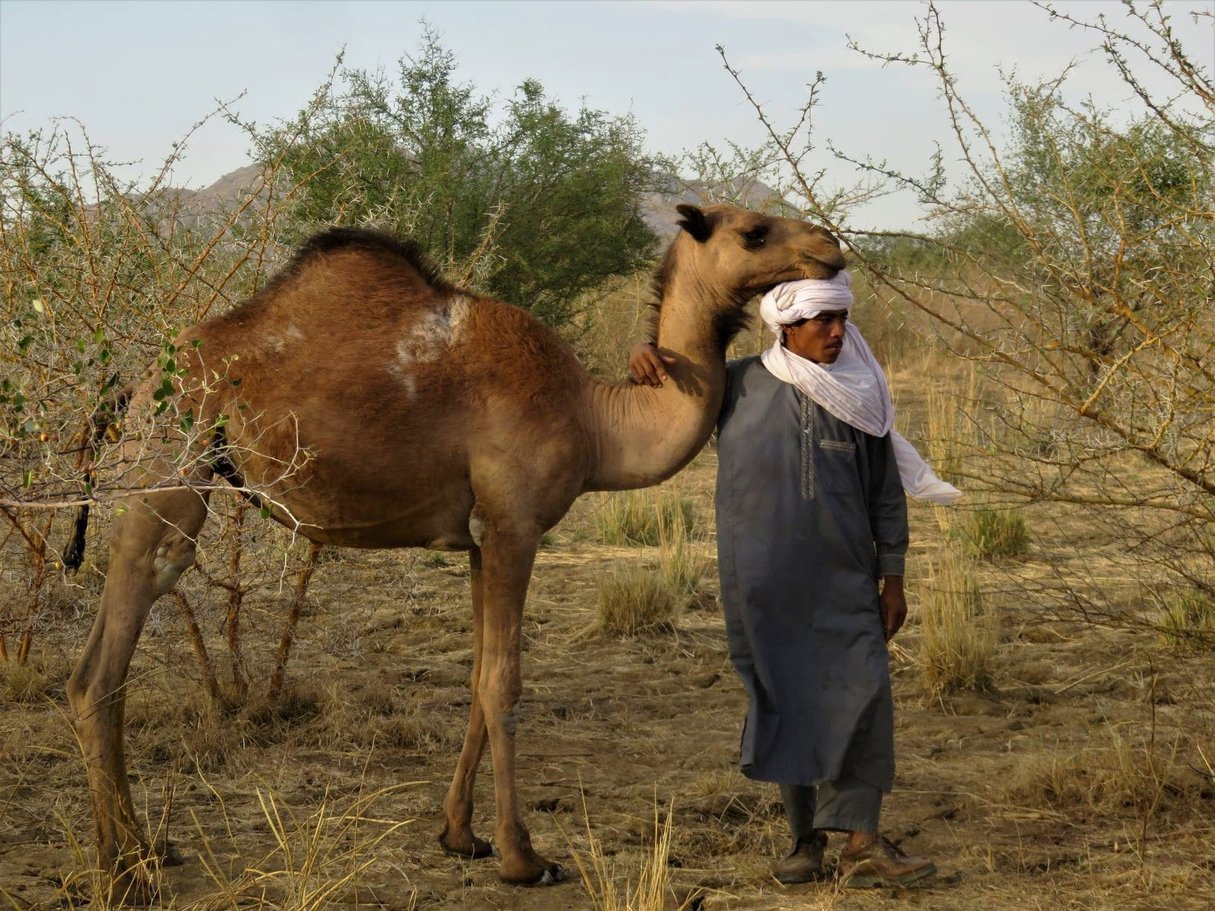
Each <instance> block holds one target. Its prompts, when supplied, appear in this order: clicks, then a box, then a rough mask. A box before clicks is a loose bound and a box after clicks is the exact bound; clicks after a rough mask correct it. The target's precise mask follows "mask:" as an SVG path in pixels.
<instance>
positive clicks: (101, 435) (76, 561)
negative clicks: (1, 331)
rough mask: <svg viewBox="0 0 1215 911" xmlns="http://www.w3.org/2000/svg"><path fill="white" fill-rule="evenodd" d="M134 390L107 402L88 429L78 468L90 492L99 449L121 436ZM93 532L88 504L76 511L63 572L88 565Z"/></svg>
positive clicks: (84, 434)
mask: <svg viewBox="0 0 1215 911" xmlns="http://www.w3.org/2000/svg"><path fill="white" fill-rule="evenodd" d="M132 391H133V390H132V387H131V386H127V387H125V388H124V389H120V390H119V391H118V392H116V393H115V394H114V397H113V398H112V399H109V400H107V401H104V402H102V403H101V406H100V407H99V408H98V409H97V410H96V411H94V412H93V414H92V415H91V416H90V417H89V423H88V426H86V427H85V430H84V433H83V434H82V436H83V438H84V442H83V445H82V446H81V447H80V457H79V462H78V464H80V465H82V466H83V468H84V483H85V489H86V490H92V489H93V463H94V462H95V461H96V459H97V447H98V446H100V445H101V442H102V440H104V439H106V438H107V437H114V436H115V435H116V434H117V433H118V432H119V428H118V419H119V417H121V416H122V414H123V413H124V412H125V411H126V410H127V405H128V404H130V401H131V392H132ZM88 528H89V504H88V503H84V504H82V505H81V506H80V508H79V509H77V510H76V527H75V529H74V530H73V531H72V538H71V540H70V541H68V543H67V547H65V548H64V549H63V568H64V569H66V570H71V571H73V572H74V571H76V570H78V569H80V564H81V563H83V562H84V536H85V532H86V531H88Z"/></svg>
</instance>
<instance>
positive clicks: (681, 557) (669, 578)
mask: <svg viewBox="0 0 1215 911" xmlns="http://www.w3.org/2000/svg"><path fill="white" fill-rule="evenodd" d="M681 502H683V503H687V502H690V501H687V500H684V501H681ZM659 516H660V522H659V525H658V574H659V576H661V577H662V581H663V584H664V585H665V586H666V587H668V588H670V589H671V590H672V591H674V592H675V593H676V596H677V597H678V598H679V599H680V600H681V601H687V600H688V599H693V598H695V597H696V596H697V595H698V594H699V593H700V589H701V584H702V583H703V582H704V579H705V576H707V575H708V574H709V570H710V568H711V566H712V561H711V560H710V559H709V558H708V557H707V556H705V555H704V554H703V553H702V552H701V551H700V550H699V549H698V548H697V546H696V540H695V536H694V535H693V533H692V528H691V526H690V525H689V523H688V521H687V520H686V519H685V518H683V514H682V512H681V513H680V519H679V520H677V521H675V522H670V521H668V519H667V517H665V516H664V515H663V514H662V513H659Z"/></svg>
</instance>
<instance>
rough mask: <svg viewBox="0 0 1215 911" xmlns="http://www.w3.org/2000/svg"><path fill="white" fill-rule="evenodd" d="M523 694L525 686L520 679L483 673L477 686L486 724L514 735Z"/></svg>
mask: <svg viewBox="0 0 1215 911" xmlns="http://www.w3.org/2000/svg"><path fill="white" fill-rule="evenodd" d="M522 695H523V687H522V685H521V684H520V683H519V681H517V680H514V681H512V680H503V679H501V678H497V677H494V676H487V675H482V677H481V683H480V686H478V687H477V696H478V697H479V698H480V701H481V710H482V712H483V714H484V716H485V722H486V724H487V725H488V726H489V727H490V728H500V729H501V730H504V731H505V732H506V733H507V734H510V735H512V736H513V735H514V733H515V729H516V728H517V727H518V726H519V709H520V707H521V703H522Z"/></svg>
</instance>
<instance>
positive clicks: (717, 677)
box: [0, 451, 1215, 911]
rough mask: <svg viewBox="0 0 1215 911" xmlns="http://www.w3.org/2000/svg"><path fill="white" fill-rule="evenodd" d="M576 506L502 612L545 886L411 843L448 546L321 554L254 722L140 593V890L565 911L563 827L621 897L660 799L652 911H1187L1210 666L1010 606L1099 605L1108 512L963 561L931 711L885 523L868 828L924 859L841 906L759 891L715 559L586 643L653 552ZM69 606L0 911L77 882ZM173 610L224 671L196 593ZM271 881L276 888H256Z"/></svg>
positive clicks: (463, 572)
mask: <svg viewBox="0 0 1215 911" xmlns="http://www.w3.org/2000/svg"><path fill="white" fill-rule="evenodd" d="M713 473H714V456H713V454H712V452H711V451H706V452H705V453H704V454H702V456H701V457H700V458H698V460H697V461H696V463H694V465H693V466H692V467H691V468H690V469H689V470H688V471H686V472H684V473H683V474H681V475H680V476H679V477H678V478H677V479H675V480H674V481H672V482H670V483H671V484H672V485H675V486H676V487H677V489H678V490H680V491H681V492H682V493H684V494H685V495H687V496H690V497H693V498H694V499H695V501H696V503H697V509H698V514H699V516H700V518H701V520H702V527H703V528H704V529H705V530H706V533H705V534H704V536H703V539H702V540H701V541H700V542H699V543H698V544H697V545H696V546H697V547H698V548H701V549H702V550H703V552H704V554H705V555H711V554H712V548H713V545H712V540H711V514H712V507H711V496H712V479H713ZM595 506H596V500H595V498H594V497H587V498H583V500H581V501H579V503H578V504H577V505H576V506H575V509H574V511H573V512H572V513H571V514H570V516H568V517H567V518H566V519H565V521H564V522H563V523H562V524H561V525H560V526H558V528H557V529H556V530H555V532H554V533H553V535H552V536H551V537H552V540H551V543H548V544H547V545H546V546H545V547H544V549H543V550H542V551H541V554H540V557H539V560H538V563H537V567H536V571H535V575H534V580H533V585H532V589H531V594H530V602H529V606H528V610H527V614H526V627H525V653H524V659H523V660H524V680H525V696H524V707H523V714H522V720H521V723H520V728H519V736H518V783H519V793H520V798H521V801H522V803H523V805H524V806H525V807H526V808H527V819H528V822H529V825H530V826H531V830H532V835H533V839H534V842H535V844H536V846H537V847H538V849H539V850H540V851H541V853H544V854H545V855H547V856H549V857H551V858H553V859H557V860H560V861H561V862H562V863H564V864H565V866H566V867H567V868H568V869H569V870H570V871H571V872H572V874H573V875H572V877H571V881H570V882H567V883H565V884H562V885H559V886H556V887H551V888H546V889H522V888H514V887H507V886H504V885H502V884H500V883H499V882H498V881H497V879H496V877H495V865H494V862H493V861H492V860H486V861H478V862H472V863H465V862H461V861H458V860H453V859H451V858H448V857H446V856H444V855H443V854H442V853H441V852H440V850H439V848H438V845H437V843H436V840H435V836H436V834H437V833H438V831H439V829H440V827H441V825H442V817H441V810H440V804H441V800H442V797H443V794H444V792H445V790H446V788H447V785H448V781H449V778H450V775H451V773H452V771H453V768H454V763H455V758H456V753H457V750H458V746H459V742H460V738H461V736H462V733H463V728H464V725H465V719H466V716H467V710H468V703H469V694H468V688H467V678H468V674H469V669H470V666H471V621H470V610H469V607H468V604H467V597H468V594H467V575H468V571H467V559H466V558H465V557H464V556H463V555H460V554H453V555H431V554H422V553H415V552H351V551H347V552H343V553H341V554H339V555H336V556H334V557H332V558H330V559H327V560H326V561H324V562H323V563H322V564H321V565H320V566H319V568H318V569H317V572H316V575H315V577H314V579H313V582H312V587H311V589H310V594H309V600H308V611H307V614H306V616H305V618H304V620H303V621H302V623H301V625H300V631H299V640H298V641H297V644H296V653H295V654H294V656H293V658H292V660H291V662H290V664H289V665H288V678H289V692H290V698H288V699H286V700H284V701H283V702H282V703H280V704H278V705H277V706H275V707H274V708H272V709H266V710H251V709H249V708H247V707H246V708H243V709H242V708H229V709H227V710H224V709H222V708H217V707H214V706H212V705H210V704H209V703H208V701H207V699H206V698H205V696H204V691H203V689H202V686H201V684H200V675H199V672H198V663H197V661H196V659H195V657H194V654H193V652H192V651H191V648H190V643H189V639H188V637H187V636H186V635H185V633H184V628H183V623H182V617H181V613H180V611H179V610H178V609H177V608H176V607H175V605H174V604H173V603H172V602H171V601H170V600H169V599H164V600H162V601H161V602H160V604H158V606H157V608H156V611H155V613H154V616H153V618H152V620H151V622H150V623H149V626H148V629H147V631H146V633H145V635H144V638H143V641H142V645H141V648H140V651H139V652H138V654H137V657H136V661H135V664H134V667H133V670H132V674H131V681H132V683H131V687H132V690H131V694H130V697H129V708H128V723H127V731H128V761H129V766H130V772H131V775H132V783H133V791H134V794H135V796H136V801H137V803H139V804H140V805H141V810H142V811H146V812H147V814H148V815H149V817H150V819H151V820H152V823H151V824H152V825H153V826H154V827H157V828H161V827H163V828H167V832H168V837H169V839H170V840H171V841H172V842H173V843H175V844H176V845H177V846H178V847H179V849H180V851H181V853H182V854H183V855H184V858H185V863H184V864H183V865H181V866H175V867H169V868H165V869H164V871H163V886H164V893H163V894H164V898H163V902H164V904H165V905H167V906H171V907H177V908H200V909H219V908H236V907H252V906H273V907H291V908H320V907H346V908H356V907H358V908H390V909H398V908H400V909H410V908H416V909H426V911H454V909H529V911H530V909H534V911H549V909H552V911H556V909H582V908H591V907H595V905H594V902H593V899H592V898H591V896H590V895H589V894H588V891H587V889H586V888H585V886H584V884H583V883H582V882H581V881H580V879H579V876H578V871H577V863H576V860H575V859H576V858H578V859H581V860H582V862H583V863H584V864H585V863H589V860H588V858H589V842H588V832H589V833H590V835H593V837H594V838H595V839H596V840H597V841H598V842H599V843H600V845H601V846H602V850H603V851H604V852H605V854H606V855H607V861H608V863H609V864H610V865H611V869H612V870H613V871H614V873H613V874H612V875H613V876H615V877H616V880H617V882H618V884H619V885H620V886H621V887H623V885H624V882H625V881H626V880H630V879H631V880H636V878H637V875H638V871H639V870H640V867H641V864H642V861H643V860H644V858H645V857H646V856H647V855H648V854H650V853H652V849H651V846H652V844H653V841H654V831H655V816H656V813H657V815H658V816H659V817H661V818H662V819H665V818H666V817H667V815H668V814H673V826H672V842H671V848H670V857H669V864H668V868H669V872H670V877H671V885H672V891H671V894H670V899H669V901H668V905H667V906H668V907H670V908H675V907H677V905H678V904H679V903H680V902H685V903H686V904H687V906H688V907H695V908H701V909H705V911H708V909H735V908H737V909H783V908H839V909H854V908H856V909H870V908H884V907H908V908H925V909H943V911H944V909H959V911H973V909H996V911H1004V909H1007V911H1011V909H1029V908H1034V909H1060V908H1066V909H1118V911H1131V909H1145V911H1146V909H1162V911H1163V909H1195V911H1198V909H1211V908H1213V907H1215V782H1213V780H1212V775H1211V771H1210V765H1209V763H1211V762H1215V695H1213V694H1212V680H1215V658H1213V657H1212V656H1211V655H1210V654H1209V653H1208V654H1206V655H1201V654H1180V653H1175V652H1172V651H1169V650H1167V649H1166V648H1165V647H1164V645H1163V644H1162V643H1161V642H1160V641H1159V640H1158V639H1157V638H1156V637H1155V636H1153V635H1152V634H1150V633H1145V632H1131V631H1127V630H1124V629H1120V628H1118V627H1117V626H1116V625H1111V624H1100V623H1082V622H1079V621H1078V620H1077V619H1076V618H1074V617H1068V616H1066V615H1060V614H1059V613H1058V611H1057V610H1056V609H1055V608H1054V607H1051V608H1049V609H1048V607H1047V606H1046V605H1045V604H1044V603H1043V602H1042V601H1041V599H1040V598H1039V597H1038V596H1037V595H1036V594H1035V592H1037V591H1038V590H1039V589H1040V585H1039V583H1044V582H1047V581H1050V580H1055V579H1058V578H1060V577H1061V576H1064V575H1067V574H1071V573H1074V574H1076V576H1077V577H1081V576H1086V577H1093V578H1096V581H1097V582H1098V583H1099V584H1100V583H1101V579H1100V576H1101V574H1102V573H1107V574H1108V579H1107V582H1108V583H1109V591H1107V594H1110V596H1111V597H1115V598H1116V597H1118V594H1117V591H1116V588H1117V586H1116V582H1117V567H1116V566H1107V565H1105V564H1101V563H1100V558H1099V555H1100V554H1101V553H1102V549H1103V547H1104V546H1105V542H1106V539H1105V537H1103V536H1108V535H1111V534H1116V529H1084V528H1077V527H1074V526H1071V527H1069V526H1068V525H1067V523H1065V522H1047V521H1045V520H1044V518H1043V517H1041V516H1035V515H1033V514H1030V515H1029V517H1028V519H1029V525H1030V528H1031V530H1032V532H1033V543H1032V545H1031V549H1030V553H1029V554H1028V556H1026V557H1024V558H1022V559H1019V560H1017V561H1013V562H1005V563H1003V564H994V563H993V564H989V565H985V567H984V570H983V577H982V579H981V583H982V587H983V591H984V595H985V597H986V598H987V599H988V603H989V604H990V605H991V606H992V608H993V609H994V611H995V614H996V616H997V617H998V618H999V624H1000V642H999V647H998V662H999V663H998V668H997V672H996V675H995V685H994V688H993V689H992V690H991V691H990V692H987V693H968V694H961V695H955V696H951V697H948V698H931V697H930V696H929V695H928V691H927V690H926V688H925V685H924V683H923V681H922V679H921V675H920V672H919V669H918V663H917V643H918V637H919V633H918V629H917V623H916V620H915V618H914V611H915V605H916V600H917V597H918V594H917V592H918V587H919V585H920V582H919V579H918V578H917V573H922V572H923V569H922V567H923V565H924V564H925V563H926V562H927V558H928V556H929V555H930V554H931V552H932V550H933V548H934V547H937V546H938V545H939V543H940V532H939V530H938V528H937V523H936V520H935V517H934V514H933V513H932V512H931V510H929V509H927V508H924V507H919V506H916V507H914V508H913V519H912V521H913V538H914V541H915V543H914V545H913V551H912V554H911V558H910V570H909V579H908V586H909V594H910V600H911V603H912V611H913V618H912V620H911V622H910V623H909V626H908V627H907V629H906V630H905V632H904V633H903V634H901V635H900V636H899V638H898V639H897V640H896V642H897V646H896V648H895V649H894V650H893V655H892V666H893V671H894V681H895V696H896V718H897V734H896V737H897V741H896V742H897V747H898V762H899V771H898V780H897V785H896V790H895V792H894V794H893V795H891V796H890V798H889V799H888V802H887V805H886V807H887V809H886V814H885V829H886V833H887V834H888V835H889V836H890V837H891V838H892V839H893V840H895V841H897V842H900V843H901V844H902V845H903V847H904V848H905V849H906V850H908V851H909V852H911V853H916V854H925V855H929V856H931V857H933V858H934V859H935V860H936V862H937V865H938V867H939V868H940V874H939V875H938V876H937V877H935V878H934V879H933V880H931V881H929V882H927V883H926V884H923V885H921V886H916V887H912V888H908V889H904V890H895V891H886V890H878V891H870V892H864V893H861V892H847V891H841V890H839V889H838V888H836V887H835V886H834V885H832V884H830V883H827V884H819V885H807V886H797V887H790V888H785V887H782V886H780V885H779V884H777V883H776V882H775V881H774V880H773V879H772V877H771V876H770V873H769V867H770V864H771V862H772V860H773V859H774V858H775V857H776V856H778V855H779V854H780V853H782V852H783V851H784V850H785V849H786V847H787V846H786V836H785V834H784V833H785V829H784V822H783V819H782V814H781V811H780V805H779V801H778V797H777V794H776V790H775V788H774V787H773V786H771V785H764V784H759V783H754V782H750V781H748V780H746V779H745V778H743V777H742V776H741V775H740V774H739V773H738V772H737V770H736V767H735V760H736V756H737V742H738V736H739V730H740V723H741V718H742V712H743V707H744V699H743V692H742V689H741V687H740V686H739V684H738V683H737V681H736V678H735V677H734V675H733V672H732V669H731V667H730V665H729V662H728V659H727V656H726V651H725V637H724V631H723V625H722V621H721V618H720V615H719V612H718V610H717V607H716V605H715V594H716V588H715V586H716V582H715V579H714V577H713V573H712V572H710V573H709V575H708V577H707V579H706V585H705V589H704V591H703V592H702V594H701V597H700V598H699V599H698V600H697V601H696V602H695V603H693V604H691V605H689V606H688V608H687V609H686V610H685V612H684V613H683V614H682V616H681V617H680V619H679V621H678V624H677V627H676V629H675V630H674V631H673V632H671V631H668V632H661V633H654V634H650V635H646V636H639V637H635V638H631V639H620V638H612V637H604V636H602V635H597V634H595V633H594V632H592V631H591V628H592V626H593V624H594V619H595V611H596V603H597V591H598V585H599V583H600V581H601V580H602V578H603V577H604V575H605V573H607V572H608V571H609V570H610V569H612V568H613V567H618V566H619V567H623V566H629V565H635V564H637V563H639V562H645V561H648V560H652V559H654V549H647V548H621V547H608V546H605V545H603V544H601V543H599V542H598V541H597V540H595V536H594V532H593V530H592V523H591V521H590V515H591V512H592V510H593V509H594V508H595ZM91 546H92V547H93V548H94V550H93V553H94V554H96V553H97V550H98V548H103V544H102V543H101V542H99V541H97V540H94V541H93V542H92V543H91ZM1095 566H1104V567H1105V568H1103V569H1100V570H1094V567H1095ZM90 585H91V586H92V587H90ZM288 589H289V586H288ZM289 596H290V591H289V590H283V591H277V590H274V589H273V588H271V589H270V590H268V591H266V592H263V593H262V594H260V595H258V596H256V597H254V596H251V597H250V598H249V599H248V601H247V604H246V611H247V613H246V619H245V623H246V626H245V629H244V633H243V641H242V645H243V648H244V661H245V666H246V668H247V669H248V673H249V675H250V679H251V693H252V694H253V695H252V696H251V697H250V699H249V700H248V703H249V704H256V701H257V700H256V696H257V694H258V693H259V692H262V691H264V687H265V681H266V679H267V676H268V672H269V665H270V661H269V659H268V658H266V657H265V656H266V655H267V654H269V652H270V651H271V649H272V648H273V646H274V643H275V641H276V638H277V630H278V628H279V625H280V624H281V622H282V608H283V605H284V604H285V603H286V602H287V601H288V600H289ZM74 603H75V605H76V606H75V607H74V608H73V607H71V605H69V606H68V607H66V608H65V609H64V611H65V613H64V616H63V617H62V622H60V623H57V624H56V625H55V626H54V628H52V629H48V630H46V631H44V632H42V633H41V634H40V636H39V638H38V639H37V640H36V645H35V655H36V661H35V664H36V665H37V666H38V667H39V668H40V671H41V674H42V676H40V677H39V678H38V680H37V681H35V683H36V685H34V686H32V687H30V688H27V689H25V690H21V689H20V688H19V687H17V686H16V684H15V683H14V682H13V681H11V680H10V681H9V685H8V688H7V689H5V690H3V691H2V692H3V700H4V701H3V703H0V896H2V897H3V905H4V907H7V908H12V909H26V908H30V909H34V908H37V909H49V908H62V907H83V906H86V905H88V904H89V903H90V901H91V899H92V896H93V895H94V894H95V893H94V892H93V891H91V890H92V884H93V880H92V879H91V878H90V877H89V876H88V875H87V873H86V872H85V871H87V868H88V864H89V860H90V858H91V856H92V855H91V851H92V847H91V843H90V840H91V834H92V823H91V819H90V814H89V805H88V797H87V793H86V787H85V776H84V770H83V766H82V764H81V761H80V757H79V753H78V751H77V749H76V746H75V744H74V742H73V739H72V734H71V729H70V725H69V722H68V719H67V716H66V705H65V702H64V700H63V687H62V681H63V679H64V678H65V677H66V675H67V673H68V672H69V670H70V664H71V660H72V658H73V656H74V654H75V652H76V650H77V649H78V647H79V644H80V642H81V641H82V638H83V636H84V635H85V634H86V632H87V629H88V626H89V623H90V622H91V616H89V615H88V612H90V611H91V610H94V609H95V606H96V586H95V583H87V584H86V587H85V590H84V591H83V593H82V594H81V596H80V598H79V600H78V601H77V602H74ZM197 609H198V616H199V622H200V624H201V626H202V628H203V631H204V633H205V635H206V641H207V643H208V648H209V649H210V654H211V656H212V659H213V660H214V661H215V663H216V665H217V667H218V668H219V669H220V670H221V671H222V670H223V668H224V666H225V662H226V661H227V660H228V658H227V652H226V646H225V644H224V642H223V640H222V637H221V628H222V624H223V618H224V607H223V604H222V602H217V603H212V604H210V605H204V604H201V603H200V604H199V605H198V608H197ZM72 610H78V611H80V615H79V616H71V611H72ZM10 676H11V674H10ZM221 676H222V675H221ZM491 768H492V764H491V761H490V759H489V757H488V756H487V757H486V760H485V762H484V764H483V766H482V774H481V776H480V778H479V779H478V787H477V794H478V801H479V804H478V813H477V819H478V831H479V833H481V834H482V835H485V836H488V835H489V834H491V833H492V818H491V807H492V791H491ZM163 828H162V831H163ZM836 847H837V845H836V844H833V845H832V847H831V849H829V856H830V854H831V853H832V851H833V849H835V848H836ZM284 868H289V869H294V870H296V871H297V874H296V875H295V876H292V877H285V876H281V875H279V876H266V875H263V876H262V877H260V878H259V877H258V876H257V872H258V871H260V872H261V873H262V874H269V873H272V872H273V871H276V870H279V871H281V870H283V869H284ZM250 871H253V872H250ZM697 896H699V897H697Z"/></svg>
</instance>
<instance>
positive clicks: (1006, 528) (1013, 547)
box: [955, 507, 1029, 560]
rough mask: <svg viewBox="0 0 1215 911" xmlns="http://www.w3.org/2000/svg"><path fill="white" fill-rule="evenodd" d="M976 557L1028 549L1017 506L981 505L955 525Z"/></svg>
mask: <svg viewBox="0 0 1215 911" xmlns="http://www.w3.org/2000/svg"><path fill="white" fill-rule="evenodd" d="M955 533H956V534H957V536H958V537H959V538H961V539H962V540H963V541H965V542H966V545H967V546H968V547H969V548H970V550H971V551H972V552H973V553H974V554H975V555H976V556H978V557H981V558H983V559H987V560H994V559H996V558H998V557H1020V556H1023V555H1024V554H1025V553H1026V552H1027V551H1028V550H1029V529H1028V527H1027V526H1026V524H1025V516H1024V515H1023V514H1022V513H1021V511H1020V510H1019V509H991V508H986V507H985V508H980V509H976V510H975V511H974V512H973V513H971V514H970V517H969V518H968V519H967V520H966V521H965V522H964V523H962V524H961V525H960V526H957V527H956V528H955Z"/></svg>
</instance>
